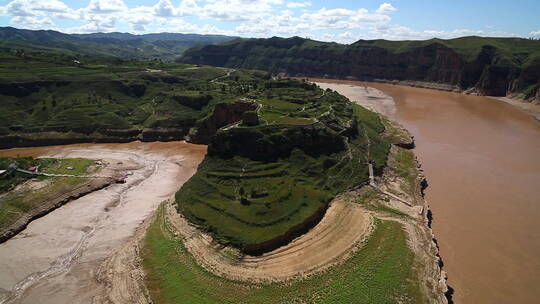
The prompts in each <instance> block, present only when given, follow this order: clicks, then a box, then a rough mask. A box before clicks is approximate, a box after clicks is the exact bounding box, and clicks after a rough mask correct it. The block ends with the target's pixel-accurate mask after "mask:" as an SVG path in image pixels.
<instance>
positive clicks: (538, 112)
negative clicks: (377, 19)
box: [295, 77, 540, 122]
mask: <svg viewBox="0 0 540 304" xmlns="http://www.w3.org/2000/svg"><path fill="white" fill-rule="evenodd" d="M295 78H297V79H307V80H308V81H310V82H329V83H337V82H335V81H340V82H341V83H349V84H351V85H356V84H355V83H356V82H364V83H384V84H391V85H400V86H406V87H413V88H420V89H429V90H437V91H444V92H452V93H459V94H464V95H473V96H480V97H486V98H490V99H494V100H498V101H502V102H505V103H507V104H509V105H512V106H514V107H515V108H517V109H518V110H520V111H522V112H524V113H526V114H528V115H529V116H531V117H532V118H534V119H535V120H537V121H538V122H540V95H538V96H535V97H533V98H530V99H523V98H519V97H517V95H516V94H510V93H509V94H508V95H506V96H491V95H483V94H481V93H479V92H478V91H477V90H476V89H475V88H472V89H468V90H463V89H461V88H459V87H458V86H454V85H449V84H444V83H436V82H425V81H412V80H385V79H373V80H369V81H367V80H366V81H364V80H355V79H337V78H315V77H309V78H306V77H301V78H298V77H295Z"/></svg>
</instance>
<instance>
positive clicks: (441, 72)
mask: <svg viewBox="0 0 540 304" xmlns="http://www.w3.org/2000/svg"><path fill="white" fill-rule="evenodd" d="M216 53H218V54H220V56H214V54H216ZM539 58H540V41H538V40H529V39H522V38H489V37H462V38H457V39H450V40H443V39H430V40H423V41H388V40H359V41H357V42H355V43H353V44H350V45H342V44H337V43H331V42H320V41H314V40H309V39H303V38H300V37H292V38H286V39H285V38H278V37H273V38H269V39H236V40H232V41H227V42H224V43H222V44H220V45H206V46H199V47H194V48H191V49H189V50H187V51H186V52H185V53H184V55H183V56H182V57H181V58H179V59H178V61H180V62H188V63H197V64H209V65H213V66H223V67H233V68H244V69H263V70H266V71H269V72H271V73H275V74H278V73H286V74H288V75H292V76H300V77H304V76H309V77H333V78H353V79H361V80H374V79H386V80H410V81H422V82H440V83H447V84H450V85H455V86H458V87H460V88H461V89H464V90H465V89H469V88H476V89H478V90H479V91H480V92H482V93H484V94H487V95H496V96H504V95H506V94H507V89H508V88H511V89H512V91H513V93H519V94H521V96H522V97H524V98H530V97H534V96H535V94H536V92H538V89H539V84H538V80H539V79H540V59H539Z"/></svg>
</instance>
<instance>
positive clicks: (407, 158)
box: [395, 148, 418, 193]
mask: <svg viewBox="0 0 540 304" xmlns="http://www.w3.org/2000/svg"><path fill="white" fill-rule="evenodd" d="M395 161H396V168H395V170H396V174H397V175H398V176H399V177H401V178H403V179H404V181H405V183H402V184H401V185H400V187H401V189H402V190H403V191H405V192H406V193H414V192H415V188H416V176H417V174H418V173H417V172H416V161H415V158H414V153H413V152H412V151H409V150H406V149H402V148H398V149H397V153H396V156H395Z"/></svg>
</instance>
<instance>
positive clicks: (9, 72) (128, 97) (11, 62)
mask: <svg viewBox="0 0 540 304" xmlns="http://www.w3.org/2000/svg"><path fill="white" fill-rule="evenodd" d="M90 59H91V60H88V61H81V63H80V64H76V63H74V62H73V61H72V60H71V59H70V58H69V57H49V56H44V55H41V54H29V53H26V54H20V53H14V52H11V51H6V50H4V51H2V50H0V60H1V61H2V65H1V66H0V103H1V106H2V112H1V113H0V135H21V136H25V137H31V135H28V134H30V133H43V132H61V133H63V134H70V132H72V133H74V134H71V135H70V136H71V137H73V138H84V137H85V136H86V137H90V138H98V139H99V138H103V137H107V136H109V137H121V138H122V137H125V138H133V140H134V139H136V138H137V135H138V134H139V133H140V131H141V130H142V129H144V128H151V129H152V128H154V129H155V128H173V129H175V130H177V133H179V134H178V135H176V138H177V139H180V138H181V137H182V136H184V135H186V134H187V133H188V131H189V128H191V127H193V126H194V125H195V123H196V121H198V120H200V119H203V118H204V117H206V116H208V115H209V113H211V112H212V110H213V107H214V105H215V104H217V103H222V102H233V101H235V100H237V99H238V98H240V97H241V96H244V95H245V92H243V91H242V90H241V89H240V86H241V85H242V84H243V82H237V83H236V82H235V83H232V82H231V84H230V85H223V84H218V83H212V82H209V81H208V80H211V79H215V78H217V77H221V76H224V75H225V74H226V71H224V70H223V69H219V68H214V67H196V66H192V65H185V64H178V63H163V62H159V61H153V60H150V61H141V60H108V59H101V58H97V57H92V58H90ZM244 74H245V75H252V76H251V77H252V78H251V80H250V81H252V82H255V83H257V82H260V81H263V78H256V77H266V76H265V75H264V74H262V75H261V73H249V72H245V73H244ZM253 75H257V76H253ZM246 77H247V76H246ZM55 136H56V137H65V136H63V135H61V134H58V135H55ZM67 137H69V136H67Z"/></svg>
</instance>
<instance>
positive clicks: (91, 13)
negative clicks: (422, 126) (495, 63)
mask: <svg viewBox="0 0 540 304" xmlns="http://www.w3.org/2000/svg"><path fill="white" fill-rule="evenodd" d="M539 16H540V0H530V1H529V0H514V1H507V0H505V1H502V0H492V1H487V0H468V1H465V0H452V1H443V0H431V1H424V0H386V1H384V0H383V1H374V0H357V1H350V0H349V1H347V0H333V1H316V0H311V1H309V0H0V26H14V27H17V28H27V29H54V30H59V31H62V32H68V33H88V32H114V31H120V32H131V33H151V32H165V31H166V32H178V33H200V34H225V35H236V36H243V37H270V36H282V37H290V36H302V37H310V38H313V39H318V40H325V41H336V42H342V43H350V42H354V41H356V40H358V39H378V38H383V39H390V40H402V39H429V38H433V37H438V38H454V37H460V36H467V35H479V36H518V37H540V17H539Z"/></svg>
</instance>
